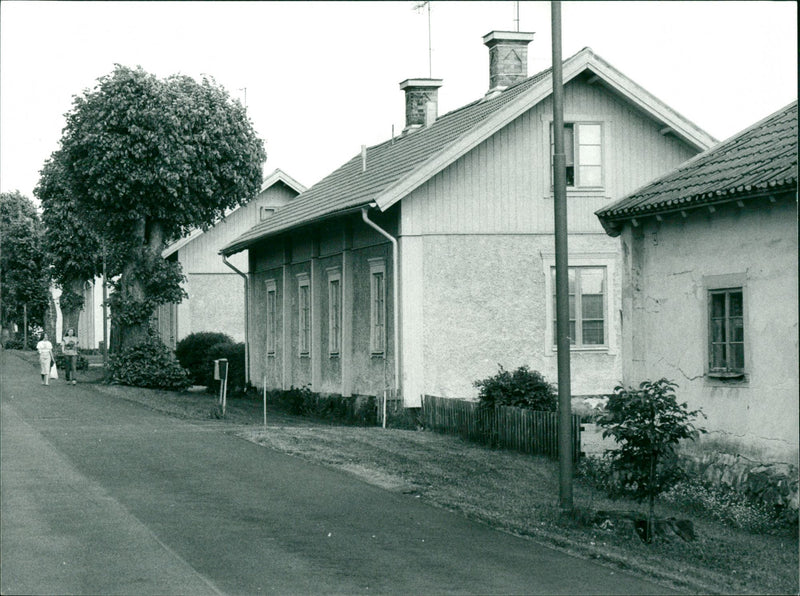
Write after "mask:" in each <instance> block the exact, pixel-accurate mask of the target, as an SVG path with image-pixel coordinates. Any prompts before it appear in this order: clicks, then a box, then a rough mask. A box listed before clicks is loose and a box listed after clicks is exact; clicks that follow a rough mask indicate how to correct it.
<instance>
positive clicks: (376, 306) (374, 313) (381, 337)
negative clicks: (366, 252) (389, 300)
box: [368, 259, 386, 356]
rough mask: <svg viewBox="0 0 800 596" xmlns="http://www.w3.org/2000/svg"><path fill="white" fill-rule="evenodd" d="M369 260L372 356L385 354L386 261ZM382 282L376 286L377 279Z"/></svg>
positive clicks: (370, 348) (370, 341) (370, 347)
mask: <svg viewBox="0 0 800 596" xmlns="http://www.w3.org/2000/svg"><path fill="white" fill-rule="evenodd" d="M368 262H369V350H370V353H371V354H372V355H373V356H385V355H386V261H385V260H384V259H368ZM378 278H380V279H381V280H382V283H381V284H380V286H378V283H377V279H378Z"/></svg>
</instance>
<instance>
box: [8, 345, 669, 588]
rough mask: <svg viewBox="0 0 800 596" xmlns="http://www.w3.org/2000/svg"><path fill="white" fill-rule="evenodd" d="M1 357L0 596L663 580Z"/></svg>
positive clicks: (606, 584)
mask: <svg viewBox="0 0 800 596" xmlns="http://www.w3.org/2000/svg"><path fill="white" fill-rule="evenodd" d="M0 358H2V371H1V372H0V383H1V388H0V423H1V424H2V426H1V427H0V479H1V480H2V481H1V482H0V490H1V493H0V499H1V500H0V506H1V508H2V509H1V511H0V524H1V525H0V553H2V562H1V563H0V564H1V565H2V566H1V567H0V592H1V593H2V594H9V595H10V594H165V595H172V594H187V595H188V594H192V595H195V594H262V593H277V594H357V593H360V594H388V593H393V594H557V593H561V594H590V593H591V594H612V593H614V594H616V593H626V594H652V593H666V592H668V590H666V589H665V588H662V587H660V586H657V585H655V584H652V583H649V582H646V581H643V580H640V579H638V578H636V577H634V576H631V575H627V574H624V573H622V572H619V571H617V572H615V571H613V570H610V569H608V568H605V567H602V566H599V565H596V564H593V563H591V562H588V561H584V560H581V559H576V558H573V557H569V556H567V555H565V554H563V553H560V552H557V551H554V550H552V549H548V548H545V547H542V546H540V545H538V544H535V543H533V542H531V541H530V540H526V539H523V538H518V537H515V536H511V535H509V534H506V533H503V532H498V531H495V530H492V529H491V528H489V527H487V526H485V525H482V524H479V523H476V522H472V521H469V520H466V519H465V518H463V517H461V516H459V515H457V514H454V513H449V512H446V511H442V510H440V509H437V508H434V507H431V506H428V505H426V504H425V503H422V502H420V501H419V500H418V499H416V498H414V496H413V495H405V494H399V493H394V492H388V491H384V490H382V489H379V488H377V487H374V486H371V485H368V484H365V483H363V482H361V481H359V480H358V479H355V478H353V477H351V476H349V475H347V474H345V473H342V472H338V471H335V470H330V469H327V468H323V467H320V466H315V465H313V464H309V463H307V462H305V461H302V460H300V459H298V458H294V457H291V456H288V455H285V454H282V453H278V452H275V451H272V450H270V449H267V448H264V447H260V446H257V445H254V444H252V443H249V442H247V441H244V440H242V439H239V438H236V437H235V436H233V435H231V434H229V433H228V432H226V426H225V425H223V424H219V423H214V422H208V423H193V422H187V421H183V420H179V419H175V418H172V417H169V416H166V415H164V414H160V413H157V412H153V411H151V410H148V409H147V408H144V407H142V406H140V405H138V404H135V403H132V402H127V401H125V400H120V399H115V398H111V397H108V396H107V395H105V394H103V393H101V392H99V391H97V390H96V389H94V388H92V387H91V386H89V385H77V386H67V385H65V384H64V382H63V381H60V382H59V381H53V382H52V383H53V384H51V386H49V387H44V386H42V385H41V384H40V383H39V377H38V374H37V373H38V371H37V370H36V369H35V368H34V367H33V366H32V365H30V364H29V363H27V362H24V361H23V360H21V359H20V358H19V357H17V356H16V355H14V354H11V353H7V352H6V353H3V354H0ZM228 428H229V427H228ZM476 473H479V471H476Z"/></svg>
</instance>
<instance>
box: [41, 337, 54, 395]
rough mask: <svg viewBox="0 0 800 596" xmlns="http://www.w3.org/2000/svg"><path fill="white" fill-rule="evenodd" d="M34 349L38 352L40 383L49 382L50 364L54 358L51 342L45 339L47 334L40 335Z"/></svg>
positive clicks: (47, 383)
mask: <svg viewBox="0 0 800 596" xmlns="http://www.w3.org/2000/svg"><path fill="white" fill-rule="evenodd" d="M36 351H37V352H39V364H40V365H41V373H42V385H49V384H50V366H51V363H52V362H53V361H54V360H55V357H54V356H53V344H51V343H50V340H49V339H47V334H46V333H45V334H44V335H43V336H42V339H41V340H39V343H37V344H36Z"/></svg>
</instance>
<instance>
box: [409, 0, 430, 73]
mask: <svg viewBox="0 0 800 596" xmlns="http://www.w3.org/2000/svg"><path fill="white" fill-rule="evenodd" d="M426 7H427V9H428V78H429V79H432V78H433V58H432V54H433V46H432V45H431V3H430V0H425V1H424V2H417V3H416V4H414V10H416V11H417V12H418V13H419V11H421V10H422V9H424V8H426Z"/></svg>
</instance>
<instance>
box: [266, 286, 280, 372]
mask: <svg viewBox="0 0 800 596" xmlns="http://www.w3.org/2000/svg"><path fill="white" fill-rule="evenodd" d="M265 285H266V292H267V294H266V303H267V312H266V318H267V321H266V331H267V336H266V341H265V344H266V351H267V356H268V357H270V356H271V357H274V356H275V352H276V349H277V345H278V284H277V281H276V280H274V279H268V280H267V281H266V284H265ZM270 296H271V297H272V298H271V299H270Z"/></svg>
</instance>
